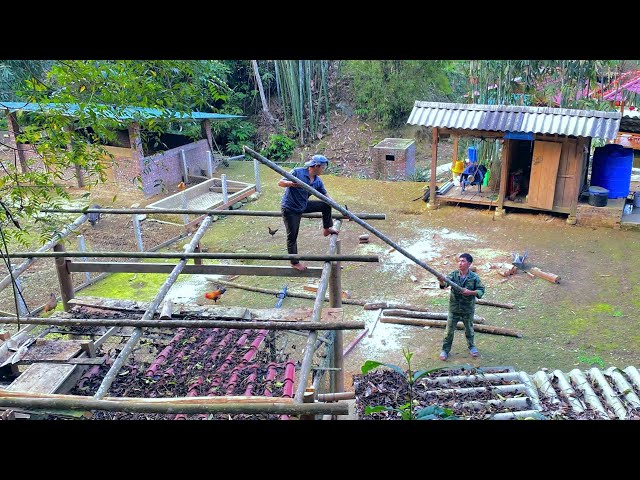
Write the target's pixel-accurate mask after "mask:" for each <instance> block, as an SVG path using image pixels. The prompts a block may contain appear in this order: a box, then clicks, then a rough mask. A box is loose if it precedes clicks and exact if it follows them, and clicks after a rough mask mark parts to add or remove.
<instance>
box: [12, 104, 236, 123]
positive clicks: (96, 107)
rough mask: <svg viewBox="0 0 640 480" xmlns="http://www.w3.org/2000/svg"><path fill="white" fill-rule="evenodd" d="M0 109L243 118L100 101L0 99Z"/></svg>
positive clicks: (125, 116) (137, 116) (125, 117)
mask: <svg viewBox="0 0 640 480" xmlns="http://www.w3.org/2000/svg"><path fill="white" fill-rule="evenodd" d="M0 109H6V110H9V111H10V112H15V111H17V110H24V111H26V112H46V111H47V110H55V111H56V112H58V113H62V114H63V115H65V116H68V117H77V116H79V112H80V110H81V109H82V110H90V111H93V112H96V113H100V114H101V115H104V116H105V117H108V118H112V119H114V120H119V121H122V120H140V119H147V118H173V119H176V120H205V119H210V120H228V119H231V118H244V115H227V114H223V113H206V112H177V111H174V110H160V109H157V108H144V107H131V106H129V107H116V106H114V105H105V104H100V103H91V104H85V105H83V106H82V107H80V105H78V104H77V103H28V102H3V101H0Z"/></svg>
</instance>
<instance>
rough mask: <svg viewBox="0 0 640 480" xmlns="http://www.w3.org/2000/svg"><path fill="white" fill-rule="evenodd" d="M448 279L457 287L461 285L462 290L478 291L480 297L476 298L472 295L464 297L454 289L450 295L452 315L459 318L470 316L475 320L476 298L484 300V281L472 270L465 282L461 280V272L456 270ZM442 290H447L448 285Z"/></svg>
mask: <svg viewBox="0 0 640 480" xmlns="http://www.w3.org/2000/svg"><path fill="white" fill-rule="evenodd" d="M447 278H448V279H449V280H451V281H452V282H453V283H455V284H456V285H460V286H461V287H462V288H466V289H468V290H477V291H478V296H477V297H475V296H470V295H463V294H462V293H459V292H457V291H456V290H454V289H453V288H452V289H451V295H449V312H450V313H452V314H454V315H459V316H470V318H473V315H474V313H475V309H476V298H482V296H483V295H484V284H483V283H482V280H480V277H479V276H478V275H476V274H475V273H474V272H472V271H471V270H469V272H467V276H466V278H465V279H464V281H462V280H461V278H460V271H459V270H454V271H453V272H451V273H450V274H449V275H447ZM441 288H446V285H445V287H441Z"/></svg>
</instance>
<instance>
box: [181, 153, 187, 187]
mask: <svg viewBox="0 0 640 480" xmlns="http://www.w3.org/2000/svg"><path fill="white" fill-rule="evenodd" d="M180 159H181V160H182V181H183V182H184V183H185V185H186V184H187V183H189V169H188V168H187V156H186V155H185V154H184V150H180Z"/></svg>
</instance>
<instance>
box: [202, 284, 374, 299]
mask: <svg viewBox="0 0 640 480" xmlns="http://www.w3.org/2000/svg"><path fill="white" fill-rule="evenodd" d="M207 280H209V281H210V282H213V283H215V284H217V285H223V286H225V287H231V288H239V289H240V290H247V291H249V292H257V293H267V294H269V295H277V294H278V293H280V292H279V291H278V290H270V289H268V288H259V287H250V286H248V285H240V284H237V283H233V282H227V281H225V280H218V279H217V278H209V279H207ZM287 297H295V298H306V299H308V300H315V299H316V295H311V294H310V293H295V292H291V291H290V290H287ZM324 301H325V302H328V301H329V299H328V298H325V299H324ZM342 303H343V304H346V305H365V304H366V302H365V301H364V300H354V299H351V298H349V299H342Z"/></svg>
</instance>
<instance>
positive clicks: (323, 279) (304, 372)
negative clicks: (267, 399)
mask: <svg viewBox="0 0 640 480" xmlns="http://www.w3.org/2000/svg"><path fill="white" fill-rule="evenodd" d="M291 178H295V177H293V176H291ZM303 185H305V186H307V184H306V183H303ZM310 188H311V187H310ZM333 228H335V229H336V230H338V231H340V222H336V223H334V225H333ZM337 240H338V236H337V235H331V237H330V239H329V253H330V254H335V253H336V248H337V247H336V243H337ZM331 267H332V264H331V262H325V264H324V266H323V267H322V275H321V276H320V282H319V283H318V290H317V292H316V300H315V302H314V304H313V312H312V314H311V321H318V320H320V313H321V311H322V304H323V302H324V297H325V295H326V294H327V288H328V286H329V276H330V275H331ZM362 328H364V326H363V327H362ZM317 338H318V332H317V330H312V331H311V332H309V336H308V337H307V344H306V346H305V350H304V357H303V358H302V363H301V364H300V372H299V373H298V386H297V387H296V394H295V397H294V398H295V399H296V402H297V403H302V401H303V400H304V391H305V389H306V388H307V377H308V376H309V373H310V372H311V362H312V360H313V354H314V353H315V344H316V340H317Z"/></svg>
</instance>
